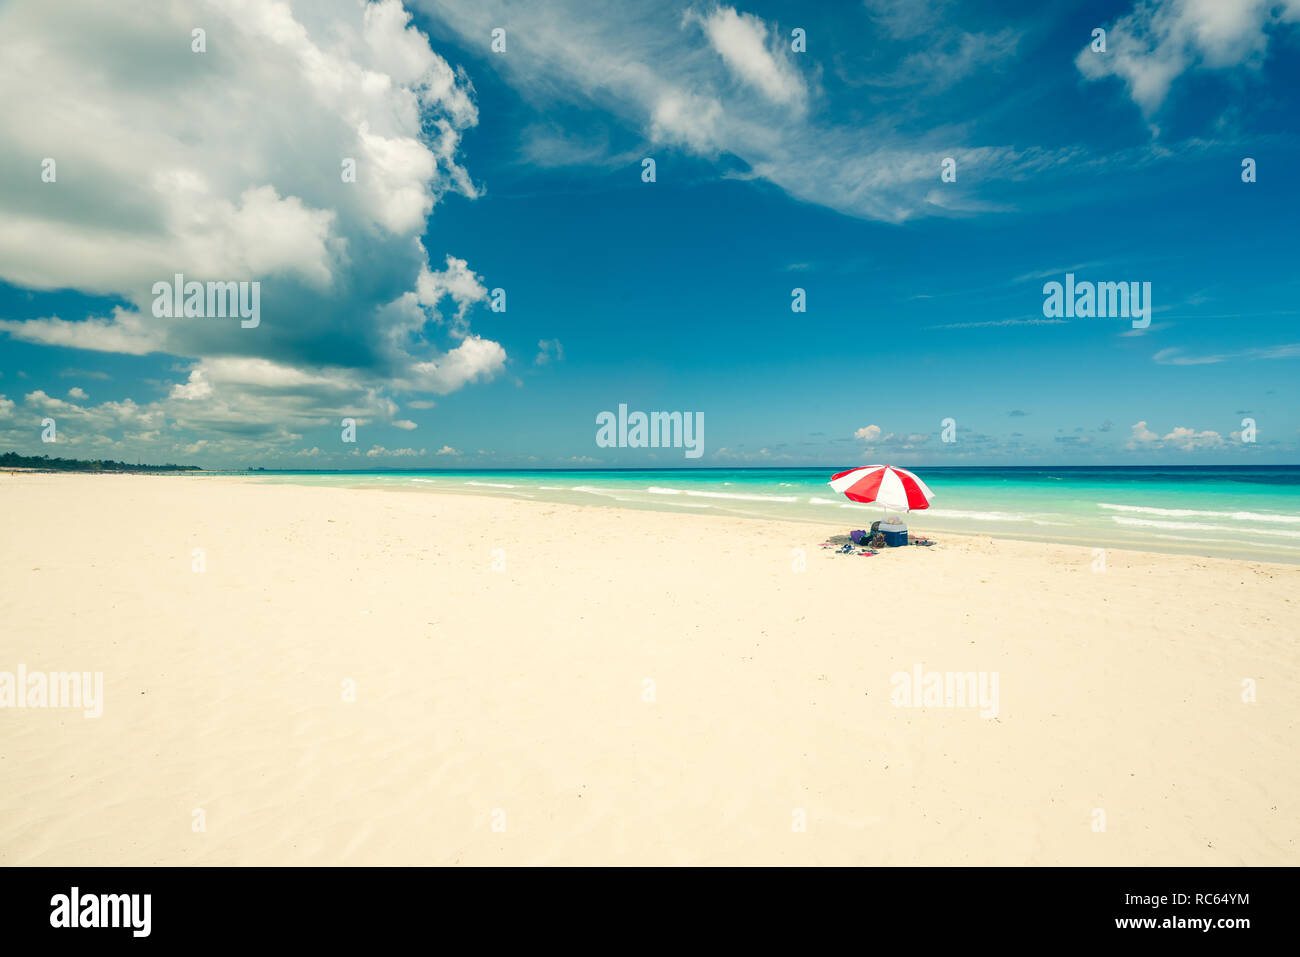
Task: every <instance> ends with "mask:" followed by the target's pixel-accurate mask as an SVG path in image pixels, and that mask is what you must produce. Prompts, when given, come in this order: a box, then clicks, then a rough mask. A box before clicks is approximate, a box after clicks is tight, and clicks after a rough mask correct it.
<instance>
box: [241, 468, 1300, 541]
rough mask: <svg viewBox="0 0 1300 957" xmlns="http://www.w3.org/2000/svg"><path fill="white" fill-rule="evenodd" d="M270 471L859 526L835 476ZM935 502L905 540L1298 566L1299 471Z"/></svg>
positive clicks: (936, 475) (1060, 482)
mask: <svg viewBox="0 0 1300 957" xmlns="http://www.w3.org/2000/svg"><path fill="white" fill-rule="evenodd" d="M852 467H854V466H852V465H847V466H839V467H827V468H798V469H711V468H692V469H635V470H633V469H628V470H610V469H601V470H585V471H582V470H536V471H529V470H523V471H520V470H508V471H507V470H502V471H482V472H467V471H371V472H272V471H255V472H248V473H240V474H246V475H250V476H255V477H258V478H260V479H261V480H263V481H267V482H279V483H292V484H299V485H334V486H347V487H371V488H401V489H409V490H412V491H432V492H440V493H451V494H470V495H500V496H507V497H511V498H525V499H537V500H543V501H552V502H574V503H578V504H582V505H598V506H615V507H620V508H641V509H652V510H657V511H671V512H682V513H692V514H699V515H729V516H737V517H742V518H770V519H785V520H790V521H803V522H813V523H816V524H818V525H820V526H824V527H825V528H826V530H827V531H833V530H841V531H848V530H849V529H853V528H865V527H867V526H868V525H869V524H870V523H871V521H872V520H873V519H875V518H878V517H879V516H880V514H881V509H880V508H879V507H878V506H875V505H857V504H853V503H850V502H848V501H846V500H845V499H844V498H843V497H841V496H839V495H837V494H836V493H835V492H834V491H832V490H831V488H830V487H829V486H828V485H827V484H826V483H827V482H828V481H829V480H830V477H831V475H833V474H834V473H835V472H837V471H840V470H842V469H844V468H852ZM912 471H914V472H915V473H916V474H917V475H919V476H920V477H921V478H922V479H923V480H924V481H925V482H926V484H927V485H929V486H930V489H931V490H932V491H933V492H934V494H935V499H934V504H933V505H932V506H931V508H930V509H928V510H926V511H924V512H914V513H912V514H911V516H909V518H908V523H909V526H910V527H911V528H913V529H916V530H919V531H922V532H925V533H926V534H930V535H934V536H936V537H940V536H942V534H943V533H944V532H953V533H959V534H985V535H992V536H994V537H998V538H1016V539H1026V540H1033V541H1050V542H1069V543H1077V544H1083V545H1089V546H1092V547H1113V548H1140V549H1145V550H1149V551H1165V552H1184V553H1192V554H1202V555H1220V556H1226V557H1233V558H1254V559H1259V560H1263V561H1281V562H1293V563H1300V466H1294V465H1292V466H1274V467H1256V466H1218V467H1210V466H1205V467H1200V466H1183V467H1151V468H1142V467H1115V468H1104V467H1068V468H1028V467H1026V468H914V469H912Z"/></svg>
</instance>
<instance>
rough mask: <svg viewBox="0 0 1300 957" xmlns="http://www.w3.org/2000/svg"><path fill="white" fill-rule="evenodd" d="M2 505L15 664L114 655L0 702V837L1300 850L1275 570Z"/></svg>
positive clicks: (576, 523)
mask: <svg viewBox="0 0 1300 957" xmlns="http://www.w3.org/2000/svg"><path fill="white" fill-rule="evenodd" d="M0 519H2V522H3V529H4V532H3V535H0V582H3V587H2V588H0V621H2V622H3V627H2V628H0V673H3V672H10V673H16V671H17V669H18V668H19V666H20V665H21V666H24V667H25V668H26V669H27V670H28V671H29V672H31V671H42V672H56V671H57V672H92V673H94V672H102V675H103V700H102V715H101V716H100V717H97V718H94V717H90V718H88V717H84V716H83V714H82V711H81V710H78V709H76V708H53V707H45V708H40V707H25V708H18V707H6V708H3V709H0V864H6V865H25V864H45V865H49V864H63V865H68V864H78V865H86V864H94V865H100V864H103V865H107V864H123V865H125V864H146V865H147V864H276V865H279V864H463V865H481V864H719V865H720V864H895V865H909V864H952V865H963V864H1016V865H1019V864H1117V865H1147V864H1174V865H1190V864H1223V865H1240V864H1250V865H1260V864H1297V863H1300V846H1298V844H1297V841H1298V840H1300V808H1298V807H1297V801H1300V763H1298V762H1297V761H1296V755H1295V746H1296V740H1297V731H1298V725H1297V720H1298V719H1300V704H1298V703H1297V702H1298V701H1300V650H1298V649H1297V635H1298V634H1300V627H1298V626H1300V567H1297V566H1285V565H1272V564H1264V563H1256V562H1246V561H1233V560H1227V559H1210V558H1204V559H1202V558H1189V557H1183V556H1171V555H1156V554H1148V553H1142V552H1126V551H1119V550H1111V551H1109V552H1107V553H1106V555H1105V568H1104V570H1103V571H1096V570H1094V562H1095V559H1094V555H1093V553H1092V552H1091V550H1090V549H1087V548H1081V547H1077V546H1063V545H1062V546H1055V545H1043V544H1029V543H1022V542H1012V541H995V540H990V539H977V538H967V539H958V538H955V537H952V536H943V537H942V540H941V541H940V542H939V544H938V545H937V546H935V547H933V548H914V547H913V548H906V549H895V550H890V551H886V552H883V553H882V554H880V555H878V556H876V557H874V558H862V557H857V556H832V555H831V554H829V553H828V552H827V551H824V550H822V549H821V548H819V547H818V545H819V543H820V542H822V541H823V540H824V538H825V537H826V536H827V535H829V534H832V533H842V532H844V531H846V527H839V526H831V525H828V526H826V527H825V528H820V527H818V526H815V525H808V524H794V523H777V522H767V521H757V520H749V521H747V520H743V519H728V518H719V517H706V516H702V515H683V514H668V513H655V512H647V511H631V510H623V509H617V508H601V507H584V506H575V505H548V504H542V503H537V502H528V501H516V500H506V499H501V498H495V499H491V498H479V497H472V496H466V495H457V496H447V495H438V494H433V493H409V492H399V491H371V490H354V489H335V488H305V487H297V486H290V485H270V484H259V483H257V482H255V481H251V480H244V479H238V478H223V477H211V476H201V477H199V476H193V477H191V476H123V475H96V476H88V475H54V474H5V475H0ZM913 524H914V526H915V527H916V528H917V529H918V530H919V531H920V532H922V533H924V531H925V523H924V519H923V517H916V518H915V519H914V523H913ZM196 549H201V550H202V551H201V553H198V554H196V552H195V550H196ZM797 550H803V559H802V562H801V560H800V554H799V552H798V551H797ZM200 559H201V565H202V570H197V571H196V570H195V565H196V562H198V561H199V560H200ZM918 667H919V668H920V669H922V670H923V671H925V672H954V673H967V672H974V673H977V674H979V673H983V674H984V675H986V676H991V675H994V674H996V680H997V689H998V697H997V702H996V708H995V709H994V710H995V711H996V715H995V716H981V713H980V711H981V709H980V708H979V707H970V706H967V707H899V706H895V704H894V703H892V702H891V695H892V694H893V693H894V692H895V690H896V685H895V684H894V682H893V681H892V680H891V679H892V677H893V676H894V675H895V674H896V673H899V672H903V673H908V674H910V673H912V672H913V670H914V669H915V668H918ZM1248 681H1253V682H1254V688H1255V696H1256V700H1253V701H1251V700H1243V694H1244V692H1243V687H1244V686H1243V682H1248ZM1245 687H1246V688H1247V689H1248V688H1249V687H1250V685H1249V684H1247V685H1246V686H1245ZM350 689H354V693H352V692H351V690H350ZM1245 697H1246V698H1249V697H1250V695H1249V694H1246V695H1245ZM349 698H354V700H348V699H349Z"/></svg>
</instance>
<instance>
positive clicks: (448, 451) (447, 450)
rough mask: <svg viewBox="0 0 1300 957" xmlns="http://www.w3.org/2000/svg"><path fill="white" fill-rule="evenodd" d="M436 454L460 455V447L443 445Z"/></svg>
mask: <svg viewBox="0 0 1300 957" xmlns="http://www.w3.org/2000/svg"><path fill="white" fill-rule="evenodd" d="M437 454H438V455H460V454H461V452H460V449H453V448H452V447H451V446H450V445H444V446H443V447H442V448H440V449H439V450H438V451H437Z"/></svg>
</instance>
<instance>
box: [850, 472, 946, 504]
mask: <svg viewBox="0 0 1300 957" xmlns="http://www.w3.org/2000/svg"><path fill="white" fill-rule="evenodd" d="M829 484H830V487H831V488H833V489H835V491H837V492H843V493H844V495H845V497H847V498H848V499H849V501H851V502H877V503H879V504H880V505H883V506H884V507H885V508H886V510H888V509H893V510H894V511H897V512H903V511H912V510H917V511H919V510H920V509H923V508H929V507H930V499H932V498H934V493H933V492H931V491H930V489H929V488H927V487H926V484H925V483H924V482H922V481H921V480H920V479H919V478H917V477H916V476H915V475H913V474H912V473H911V472H909V471H908V470H907V469H896V468H894V467H893V466H892V465H868V466H866V467H864V468H860V469H849V470H848V471H847V472H840V473H839V474H838V475H834V476H832V477H831V480H830V483H829Z"/></svg>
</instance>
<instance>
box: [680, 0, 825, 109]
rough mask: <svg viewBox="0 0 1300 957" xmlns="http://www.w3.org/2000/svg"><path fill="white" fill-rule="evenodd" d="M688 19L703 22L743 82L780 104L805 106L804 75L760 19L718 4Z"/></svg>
mask: <svg viewBox="0 0 1300 957" xmlns="http://www.w3.org/2000/svg"><path fill="white" fill-rule="evenodd" d="M686 19H687V22H695V23H698V24H700V26H701V27H702V28H703V30H704V33H705V36H707V37H708V38H709V44H710V46H712V47H713V49H714V50H716V51H717V52H718V55H719V56H721V57H722V60H723V62H724V63H726V64H727V66H728V67H729V68H730V69H731V71H732V73H734V74H735V75H736V76H737V77H738V78H739V79H740V80H741V81H742V82H744V83H747V84H748V85H750V86H752V87H753V88H754V89H756V90H758V91H759V92H760V93H762V94H763V95H764V96H765V97H767V98H768V99H769V100H771V101H772V102H773V103H775V104H777V105H779V106H796V107H802V106H803V103H804V100H806V99H807V96H808V88H807V86H806V85H805V84H804V81H803V77H801V76H800V75H799V73H798V72H797V71H796V70H795V68H794V65H793V64H792V63H791V61H790V59H789V57H788V56H786V55H785V52H784V51H785V49H787V46H786V44H785V43H783V41H782V38H781V37H779V36H778V35H777V34H776V33H775V31H772V33H771V34H770V35H769V31H768V28H767V24H766V23H764V22H763V21H762V20H761V19H759V18H758V17H756V16H754V15H753V14H750V13H737V12H736V11H735V9H733V8H732V7H716V8H715V9H714V10H713V11H712V12H711V13H709V14H707V15H705V16H703V17H701V16H699V15H698V14H695V13H693V12H691V13H688V14H687V17H686Z"/></svg>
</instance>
